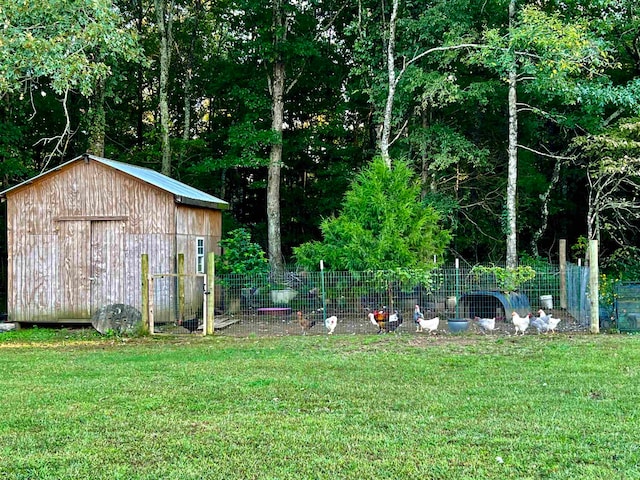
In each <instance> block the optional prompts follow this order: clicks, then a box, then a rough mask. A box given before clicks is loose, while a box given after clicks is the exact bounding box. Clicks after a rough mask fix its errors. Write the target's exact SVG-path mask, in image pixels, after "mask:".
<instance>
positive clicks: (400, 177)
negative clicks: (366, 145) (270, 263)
mask: <svg viewBox="0 0 640 480" xmlns="http://www.w3.org/2000/svg"><path fill="white" fill-rule="evenodd" d="M439 220H440V218H439V215H438V213H437V212H436V211H435V210H434V209H433V208H432V207H430V206H427V205H424V204H423V203H422V202H421V201H420V186H419V184H418V183H417V182H416V181H415V178H414V174H413V172H412V171H411V169H410V168H409V167H408V165H407V163H406V162H404V161H396V162H395V166H394V168H393V169H389V168H387V166H386V165H385V164H384V162H383V161H382V160H381V159H380V158H376V159H374V161H373V162H372V163H371V164H369V165H368V166H367V167H366V168H365V169H364V170H363V171H362V172H361V173H360V174H359V175H357V176H356V178H355V180H354V181H353V183H352V184H351V187H350V189H349V190H348V191H347V193H346V195H345V200H344V202H343V205H342V211H341V213H340V214H339V215H338V216H337V217H331V218H327V219H325V220H323V221H322V224H321V226H320V229H321V231H322V236H323V240H322V241H312V242H308V243H305V244H302V245H300V246H299V247H297V248H294V254H295V256H296V259H297V261H298V263H299V264H300V265H301V266H303V267H304V268H307V269H311V270H315V269H317V268H318V265H319V263H320V260H324V262H325V264H326V265H327V266H328V268H330V269H332V270H348V271H366V270H391V269H395V268H398V267H401V268H407V269H414V268H415V269H420V268H424V267H425V266H426V265H431V264H432V262H433V255H438V256H440V255H441V254H442V252H443V250H444V248H445V247H446V246H447V244H448V243H449V240H450V235H449V232H448V231H446V230H444V229H442V228H441V227H440V226H439Z"/></svg>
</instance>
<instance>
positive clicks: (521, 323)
mask: <svg viewBox="0 0 640 480" xmlns="http://www.w3.org/2000/svg"><path fill="white" fill-rule="evenodd" d="M511 321H512V322H513V325H514V326H515V327H516V333H515V334H516V335H518V332H522V335H524V332H525V331H526V330H527V328H529V314H527V315H525V316H524V317H521V316H520V315H518V312H512V313H511Z"/></svg>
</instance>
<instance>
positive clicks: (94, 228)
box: [60, 220, 125, 319]
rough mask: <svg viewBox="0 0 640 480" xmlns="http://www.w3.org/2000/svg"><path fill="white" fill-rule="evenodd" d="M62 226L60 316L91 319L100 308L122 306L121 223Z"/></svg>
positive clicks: (81, 222)
mask: <svg viewBox="0 0 640 480" xmlns="http://www.w3.org/2000/svg"><path fill="white" fill-rule="evenodd" d="M61 224H62V229H61V230H62V231H61V233H62V238H63V240H62V242H61V245H62V247H61V249H60V254H61V259H60V265H61V269H60V270H61V272H60V273H61V287H62V292H61V294H62V302H61V303H62V305H61V312H60V317H61V318H63V319H90V318H91V315H92V314H93V312H95V311H96V310H97V309H99V308H100V307H102V306H103V305H108V304H111V303H123V301H124V291H123V288H124V287H123V281H122V279H123V277H124V274H123V268H124V264H125V262H124V258H123V251H124V248H123V240H122V239H123V235H122V225H123V222H122V221H121V220H107V221H102V220H97V221H96V220H93V221H92V220H68V221H63V222H61Z"/></svg>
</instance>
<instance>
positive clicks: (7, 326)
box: [0, 323, 16, 332]
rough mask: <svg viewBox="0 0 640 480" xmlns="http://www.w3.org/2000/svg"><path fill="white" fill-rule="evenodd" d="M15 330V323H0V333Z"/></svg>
mask: <svg viewBox="0 0 640 480" xmlns="http://www.w3.org/2000/svg"><path fill="white" fill-rule="evenodd" d="M15 329H16V324H15V323H0V332H9V331H11V330H15Z"/></svg>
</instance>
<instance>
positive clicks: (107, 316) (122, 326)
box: [91, 303, 142, 335]
mask: <svg viewBox="0 0 640 480" xmlns="http://www.w3.org/2000/svg"><path fill="white" fill-rule="evenodd" d="M141 323H142V314H141V313H140V312H139V311H138V310H137V309H136V308H134V307H132V306H131V305H125V304H123V303H115V304H112V305H105V306H103V307H100V308H99V309H98V310H97V311H96V312H95V313H94V314H93V317H91V324H92V325H93V328H95V329H96V330H97V331H98V332H100V333H101V334H103V335H104V334H106V333H107V332H110V331H111V332H114V333H118V334H123V333H133V332H134V331H135V330H136V328H137V327H138V326H139V325H140V324H141Z"/></svg>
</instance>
